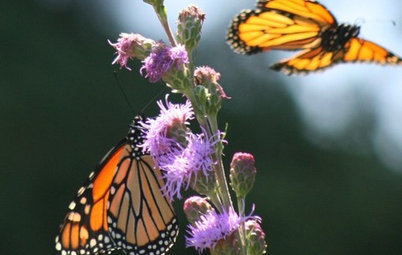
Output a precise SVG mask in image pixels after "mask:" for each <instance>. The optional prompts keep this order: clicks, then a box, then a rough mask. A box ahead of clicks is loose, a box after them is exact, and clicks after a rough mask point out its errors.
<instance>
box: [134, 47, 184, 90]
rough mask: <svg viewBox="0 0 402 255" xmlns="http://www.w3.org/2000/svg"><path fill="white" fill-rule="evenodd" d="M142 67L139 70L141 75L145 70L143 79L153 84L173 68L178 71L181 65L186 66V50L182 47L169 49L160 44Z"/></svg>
mask: <svg viewBox="0 0 402 255" xmlns="http://www.w3.org/2000/svg"><path fill="white" fill-rule="evenodd" d="M142 63H143V66H142V67H141V69H140V72H141V74H142V73H143V71H144V70H145V72H146V74H145V78H149V80H150V81H151V82H153V83H155V82H158V81H159V80H161V79H162V76H163V75H164V74H165V73H166V72H168V71H169V70H170V68H172V67H173V65H174V64H175V63H176V66H175V67H176V68H177V69H180V68H181V66H182V65H183V64H188V63H189V59H188V55H187V51H186V48H185V47H184V46H183V45H177V46H176V47H169V46H166V45H165V44H163V43H160V44H159V45H158V46H157V47H155V48H154V49H153V51H152V53H151V54H150V55H149V56H148V57H147V58H145V59H144V61H142Z"/></svg>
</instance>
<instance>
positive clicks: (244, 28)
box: [227, 0, 402, 74]
mask: <svg viewBox="0 0 402 255" xmlns="http://www.w3.org/2000/svg"><path fill="white" fill-rule="evenodd" d="M359 32H360V27H359V26H355V25H348V24H338V22H337V21H336V19H335V17H334V16H333V15H332V14H331V12H329V11H328V10H327V9H326V8H325V7H324V6H323V5H321V4H320V3H318V2H316V1H314V0H259V1H258V3H257V9H256V10H245V11H243V12H241V13H240V14H239V15H238V16H237V17H236V18H235V19H234V20H233V21H232V23H231V25H230V27H229V31H228V35H227V40H228V43H229V44H230V45H231V47H232V49H233V50H234V51H235V52H237V53H242V54H247V55H250V54H254V53H258V52H261V51H268V50H303V51H302V52H301V53H300V54H298V55H296V56H294V57H292V58H290V59H287V60H284V61H281V62H279V63H277V64H274V65H273V66H271V69H273V70H276V71H279V70H281V71H283V72H285V73H287V74H292V73H308V72H310V71H316V70H319V69H324V68H327V67H329V66H331V65H333V64H335V63H341V62H358V61H363V62H374V63H380V64H401V63H402V59H401V58H400V57H398V56H396V55H394V54H393V53H391V52H389V51H388V50H386V49H384V48H383V47H381V46H379V45H377V44H375V43H373V42H370V41H367V40H364V39H361V38H359V37H357V36H358V35H359Z"/></svg>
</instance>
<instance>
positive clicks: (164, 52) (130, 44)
mask: <svg viewBox="0 0 402 255" xmlns="http://www.w3.org/2000/svg"><path fill="white" fill-rule="evenodd" d="M144 2H147V3H149V4H151V5H153V7H154V9H155V10H156V12H157V14H158V18H159V19H160V21H161V23H162V25H163V27H164V28H165V30H166V27H167V19H166V13H164V10H165V8H164V6H163V0H146V1H145V0H144ZM204 18H205V14H203V13H202V11H201V10H199V9H198V7H195V6H190V7H188V8H187V9H185V10H183V11H182V12H181V13H180V15H179V24H178V32H177V33H178V34H177V37H176V38H177V39H178V40H179V43H176V41H175V39H174V36H173V35H172V34H171V32H170V29H167V30H166V32H167V34H168V37H169V38H170V42H171V46H170V45H167V44H165V43H163V42H155V41H154V40H152V39H148V38H145V37H143V36H142V35H139V34H125V33H122V34H121V35H120V38H119V39H118V40H117V43H111V42H110V41H109V44H110V45H111V46H112V47H113V48H114V49H115V50H116V54H117V56H116V58H115V59H114V61H113V64H119V65H120V67H124V68H126V69H128V70H131V69H130V67H128V65H127V64H128V61H129V60H130V59H139V60H141V62H142V66H141V67H140V69H139V70H140V73H141V74H142V75H143V76H144V77H145V78H148V80H149V81H150V82H152V83H156V82H158V81H161V80H162V81H163V82H165V83H166V85H167V86H168V87H169V88H171V89H172V92H174V93H182V94H183V95H184V96H186V97H187V100H186V102H185V103H184V104H174V103H172V102H170V101H169V95H166V97H165V101H164V102H163V101H162V100H160V101H158V102H157V104H158V106H159V108H160V114H159V115H158V116H157V117H156V118H148V119H146V120H144V121H143V122H142V123H140V124H141V126H142V128H143V130H144V133H145V139H144V143H143V144H142V145H141V147H142V149H143V151H145V152H147V153H149V154H150V155H151V156H152V158H153V160H154V161H155V167H158V168H160V169H161V172H162V175H163V177H164V180H165V186H164V187H163V188H162V191H163V192H164V194H165V195H166V196H167V197H169V198H170V199H171V200H172V201H173V200H174V199H175V198H177V199H181V198H182V194H181V192H182V190H187V189H189V188H190V187H191V188H193V189H194V190H196V191H197V192H198V193H200V194H202V195H205V196H206V197H204V198H201V197H197V196H193V197H190V198H188V199H187V200H186V202H185V205H184V212H185V214H186V216H187V218H188V220H189V222H190V224H189V227H188V230H187V233H188V236H187V237H186V246H187V247H194V248H196V249H197V250H198V251H199V252H202V251H203V250H205V249H210V250H211V252H212V253H213V254H216V255H218V254H249V255H259V254H264V253H265V252H266V243H265V240H264V239H265V234H264V232H263V231H262V229H261V226H260V225H259V223H260V221H261V219H260V218H259V217H256V216H251V215H250V216H245V215H244V205H245V197H246V194H247V193H248V192H249V191H250V190H251V188H252V186H253V184H254V180H255V174H256V169H255V161H254V157H253V156H252V155H251V154H249V153H236V154H235V155H234V156H233V159H232V163H231V166H230V167H231V169H230V186H231V188H232V190H233V191H234V192H235V193H236V197H237V205H238V213H236V211H235V210H234V207H233V205H232V201H231V198H230V194H229V190H228V185H227V182H226V178H225V173H224V168H223V163H222V150H223V147H224V144H225V141H224V140H223V138H222V137H223V136H222V132H221V131H219V129H218V128H217V127H218V125H217V121H216V116H217V113H218V111H219V109H220V107H221V106H220V104H221V101H222V99H230V98H229V97H227V96H226V94H225V92H224V91H223V88H222V87H221V86H220V85H219V83H218V80H219V78H220V74H219V73H218V72H216V71H215V70H214V69H212V68H210V67H208V66H203V67H199V68H194V63H192V58H191V57H192V56H191V54H192V50H193V49H194V47H196V46H197V44H198V41H199V37H200V34H201V27H202V23H203V21H204ZM194 31H195V32H194ZM195 119H196V120H197V121H198V122H199V124H200V128H201V133H198V134H195V133H193V132H192V131H191V129H190V122H191V121H193V120H195ZM204 184H206V187H207V191H206V192H200V190H201V189H197V186H201V185H204ZM208 189H209V190H208ZM204 190H205V189H204ZM209 202H211V204H212V205H211V204H210V203H209ZM232 239H233V240H232ZM226 248H227V249H228V251H225V249H226Z"/></svg>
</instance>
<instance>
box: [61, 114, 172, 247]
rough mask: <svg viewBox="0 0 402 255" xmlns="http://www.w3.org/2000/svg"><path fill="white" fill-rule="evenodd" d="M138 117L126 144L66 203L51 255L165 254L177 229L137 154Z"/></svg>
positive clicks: (156, 177)
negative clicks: (114, 251) (54, 249)
mask: <svg viewBox="0 0 402 255" xmlns="http://www.w3.org/2000/svg"><path fill="white" fill-rule="evenodd" d="M139 120H141V117H137V118H136V119H134V122H133V124H131V125H130V130H129V134H128V136H127V138H125V139H124V140H123V141H122V142H120V143H119V144H118V145H117V146H116V147H115V148H113V149H112V150H110V152H109V153H107V154H106V156H105V157H104V159H103V160H102V161H101V163H100V165H99V167H98V168H97V170H95V172H93V173H91V174H90V176H89V179H88V181H87V183H86V184H85V185H84V186H83V187H81V188H80V189H79V191H78V194H77V197H76V198H75V199H74V200H73V201H72V202H71V203H70V206H69V211H68V212H67V214H66V217H65V219H64V222H63V224H62V225H61V227H60V232H59V234H58V235H57V237H56V250H57V252H58V254H62V255H78V254H106V253H110V252H111V251H113V250H115V249H123V251H124V252H127V253H129V254H134V255H139V254H160V255H163V254H165V252H166V251H168V250H169V249H170V247H171V246H172V245H173V243H174V242H175V241H176V237H177V234H178V224H177V219H176V216H175V213H174V211H173V207H172V204H171V202H170V200H169V199H168V197H167V196H165V195H164V194H163V193H162V191H161V188H162V187H163V186H164V181H163V179H162V174H161V171H160V170H159V169H158V168H154V167H155V163H154V162H153V160H152V158H151V157H150V156H149V155H147V154H143V153H142V151H141V149H140V148H139V147H138V144H142V139H143V133H142V131H141V130H140V129H139V127H138V121H139Z"/></svg>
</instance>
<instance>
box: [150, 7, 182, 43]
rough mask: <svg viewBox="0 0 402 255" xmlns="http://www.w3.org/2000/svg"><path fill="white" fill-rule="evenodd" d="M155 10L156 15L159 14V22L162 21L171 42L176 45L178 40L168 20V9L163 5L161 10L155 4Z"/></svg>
mask: <svg viewBox="0 0 402 255" xmlns="http://www.w3.org/2000/svg"><path fill="white" fill-rule="evenodd" d="M154 10H155V12H156V15H157V16H158V19H159V22H160V23H161V25H162V27H163V29H164V30H165V33H166V35H167V36H168V38H169V41H170V44H171V45H172V46H173V47H175V46H176V45H177V43H176V40H175V39H174V36H173V33H172V30H171V29H170V26H169V23H168V20H167V15H166V10H165V7H164V6H162V7H161V10H158V8H156V7H155V6H154Z"/></svg>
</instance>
